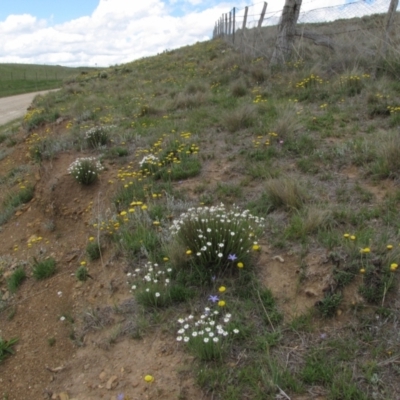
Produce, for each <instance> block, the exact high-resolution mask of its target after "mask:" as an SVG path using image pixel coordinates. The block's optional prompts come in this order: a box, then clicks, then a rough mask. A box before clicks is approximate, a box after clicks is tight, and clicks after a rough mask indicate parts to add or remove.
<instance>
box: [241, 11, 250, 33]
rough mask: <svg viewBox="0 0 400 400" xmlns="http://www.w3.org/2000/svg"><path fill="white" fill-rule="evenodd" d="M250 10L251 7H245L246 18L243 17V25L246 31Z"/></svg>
mask: <svg viewBox="0 0 400 400" xmlns="http://www.w3.org/2000/svg"><path fill="white" fill-rule="evenodd" d="M248 12H249V7H247V6H246V7H245V8H244V18H243V26H242V31H243V32H244V30H245V29H246V25H247V14H248Z"/></svg>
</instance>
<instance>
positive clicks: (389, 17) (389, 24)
mask: <svg viewBox="0 0 400 400" xmlns="http://www.w3.org/2000/svg"><path fill="white" fill-rule="evenodd" d="M398 4H399V0H391V1H390V5H389V10H388V13H387V16H386V24H385V34H384V40H383V49H382V55H385V54H386V51H387V45H388V43H389V41H390V36H389V35H390V31H391V29H392V26H393V24H392V22H393V17H394V15H395V14H396V10H397V6H398Z"/></svg>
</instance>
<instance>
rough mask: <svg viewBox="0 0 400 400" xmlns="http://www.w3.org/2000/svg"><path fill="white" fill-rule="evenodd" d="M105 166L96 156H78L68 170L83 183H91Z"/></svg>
mask: <svg viewBox="0 0 400 400" xmlns="http://www.w3.org/2000/svg"><path fill="white" fill-rule="evenodd" d="M103 169H104V168H103V166H102V165H101V164H100V161H99V160H97V159H96V158H95V157H82V158H77V159H76V160H75V161H74V162H73V163H72V164H71V165H70V166H69V167H68V172H69V173H70V174H71V175H72V176H73V177H74V178H75V179H76V180H77V181H78V182H79V183H81V184H82V185H90V184H91V183H93V182H95V181H96V180H97V178H98V175H99V173H100V171H102V170H103Z"/></svg>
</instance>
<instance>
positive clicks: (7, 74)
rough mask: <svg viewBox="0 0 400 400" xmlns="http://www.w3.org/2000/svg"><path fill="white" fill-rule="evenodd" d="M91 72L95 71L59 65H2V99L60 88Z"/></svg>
mask: <svg viewBox="0 0 400 400" xmlns="http://www.w3.org/2000/svg"><path fill="white" fill-rule="evenodd" d="M89 70H93V69H91V68H82V67H80V68H69V67H62V66H59V65H35V64H0V97H6V96H12V95H15V94H21V93H29V92H37V91H40V90H46V89H54V88H58V87H60V86H61V85H62V82H63V81H64V80H65V79H68V78H71V77H74V76H76V75H77V74H80V73H86V72H87V71H89Z"/></svg>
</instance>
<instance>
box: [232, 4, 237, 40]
mask: <svg viewBox="0 0 400 400" xmlns="http://www.w3.org/2000/svg"><path fill="white" fill-rule="evenodd" d="M235 18H236V9H235V7H233V19H232V27H233V29H232V43H235Z"/></svg>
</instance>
